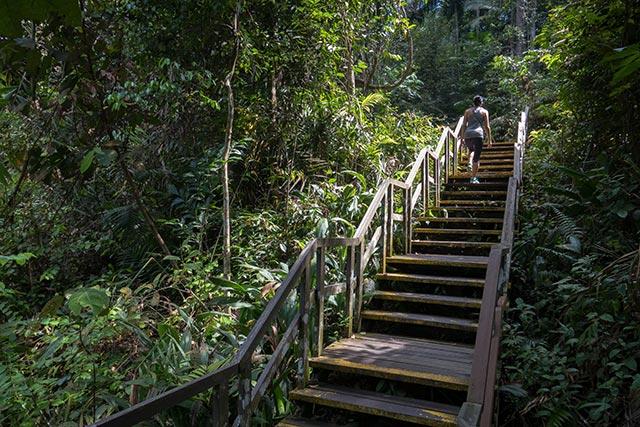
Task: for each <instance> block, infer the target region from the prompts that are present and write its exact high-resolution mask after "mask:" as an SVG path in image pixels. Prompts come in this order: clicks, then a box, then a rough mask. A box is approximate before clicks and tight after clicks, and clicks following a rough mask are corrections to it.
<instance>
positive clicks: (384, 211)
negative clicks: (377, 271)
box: [380, 190, 389, 273]
mask: <svg viewBox="0 0 640 427" xmlns="http://www.w3.org/2000/svg"><path fill="white" fill-rule="evenodd" d="M388 198H389V191H388V190H387V195H386V197H385V198H383V199H382V202H381V207H380V223H381V224H380V229H381V230H382V243H381V248H382V272H383V273H386V272H387V239H388V236H387V217H388V216H389V212H388V209H389V204H388V202H387V199H388Z"/></svg>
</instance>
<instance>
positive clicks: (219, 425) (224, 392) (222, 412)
mask: <svg viewBox="0 0 640 427" xmlns="http://www.w3.org/2000/svg"><path fill="white" fill-rule="evenodd" d="M210 403H211V420H212V422H213V427H227V425H229V384H228V383H227V382H223V383H220V384H219V385H218V386H217V387H214V388H213V390H212V392H211V399H210Z"/></svg>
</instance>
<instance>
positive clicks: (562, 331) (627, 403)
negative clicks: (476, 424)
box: [501, 146, 640, 427]
mask: <svg viewBox="0 0 640 427" xmlns="http://www.w3.org/2000/svg"><path fill="white" fill-rule="evenodd" d="M534 155H535V146H534ZM541 157H544V155H543V156H541ZM614 164H616V166H615V167H614V166H613V165H614ZM620 164H621V163H619V162H618V163H614V162H613V161H611V160H610V159H604V158H601V159H600V160H599V162H598V163H593V164H587V165H585V167H584V168H583V169H581V170H576V169H569V168H566V167H557V166H551V165H550V164H547V163H544V162H535V161H534V162H530V163H529V170H528V171H527V172H528V173H527V176H528V177H529V178H528V180H527V182H525V187H524V195H523V200H522V204H521V209H520V215H521V222H522V225H521V228H520V232H519V234H518V236H517V239H516V244H515V247H514V258H513V266H512V279H513V288H512V294H511V296H512V301H513V302H512V305H511V308H510V310H509V312H508V322H507V325H506V328H505V336H504V341H503V350H504V351H503V353H502V363H503V375H504V378H503V379H502V387H501V391H502V393H501V396H502V408H501V423H502V425H505V426H538V425H545V426H602V427H605V426H614V425H615V426H634V425H637V423H638V421H639V420H640V374H638V363H639V361H640V316H638V313H639V312H640V306H639V302H640V299H639V298H638V294H639V288H638V286H639V284H640V267H639V262H638V258H639V254H640V252H639V251H640V248H639V242H640V199H638V197H637V194H638V189H639V188H640V169H639V168H638V167H637V166H636V165H634V164H631V163H626V164H625V163H622V166H620ZM550 177H554V179H553V180H551V179H549V178H550ZM545 184H546V185H545Z"/></svg>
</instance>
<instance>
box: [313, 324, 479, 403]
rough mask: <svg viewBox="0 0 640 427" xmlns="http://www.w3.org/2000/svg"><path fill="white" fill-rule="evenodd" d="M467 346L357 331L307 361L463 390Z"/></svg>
mask: <svg viewBox="0 0 640 427" xmlns="http://www.w3.org/2000/svg"><path fill="white" fill-rule="evenodd" d="M472 355H473V350H472V349H471V347H467V346H462V345H456V344H449V343H444V342H438V341H431V340H418V339H412V338H407V337H397V336H392V335H385V334H359V335H356V336H354V337H353V338H350V339H345V340H341V341H338V342H335V343H333V344H331V345H330V346H329V347H327V348H326V349H325V351H324V353H323V356H322V357H316V358H313V359H311V365H312V366H314V367H320V368H331V369H334V370H337V371H341V372H351V373H360V374H365V375H371V376H374V377H378V378H386V379H392V380H399V381H404V382H409V383H415V384H427V385H438V386H442V387H446V388H450V389H455V390H466V389H467V386H468V384H469V378H470V376H471V360H472Z"/></svg>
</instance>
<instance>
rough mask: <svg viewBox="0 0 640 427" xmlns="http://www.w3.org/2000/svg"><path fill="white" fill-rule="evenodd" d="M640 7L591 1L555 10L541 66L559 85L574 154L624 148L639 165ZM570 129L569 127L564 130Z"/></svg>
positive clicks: (544, 38) (542, 41)
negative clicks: (638, 27)
mask: <svg viewBox="0 0 640 427" xmlns="http://www.w3.org/2000/svg"><path fill="white" fill-rule="evenodd" d="M639 16H640V7H639V6H638V5H637V4H636V3H633V2H632V3H629V2H626V1H622V0H621V1H612V2H608V3H605V2H601V1H598V0H588V1H584V2H580V3H579V4H573V3H571V4H567V5H561V6H559V7H557V8H555V9H553V10H552V12H551V14H550V17H549V23H548V25H547V26H546V27H545V28H544V30H543V31H542V34H541V35H540V38H539V41H540V45H541V47H542V50H541V51H540V59H541V61H542V62H543V63H544V64H545V65H546V66H547V67H548V69H549V70H550V72H551V73H552V76H553V77H555V78H556V80H557V82H558V93H559V96H558V98H559V100H560V103H558V104H557V105H556V109H558V107H560V108H559V109H566V110H568V111H569V112H570V113H571V115H572V116H573V118H574V120H572V121H571V122H569V124H571V125H572V126H571V128H570V129H566V130H568V131H570V132H572V133H574V134H575V135H576V136H578V137H577V138H575V139H572V145H574V146H575V149H574V150H575V151H572V152H571V153H569V154H570V155H574V154H575V157H576V158H577V159H584V158H585V157H586V156H588V155H590V154H591V152H594V153H595V154H596V155H597V154H600V153H605V154H606V155H609V156H611V155H613V153H614V152H616V151H617V150H619V149H620V148H622V149H623V150H624V151H626V152H628V153H630V154H631V155H632V156H633V159H634V161H635V162H638V161H639V160H640V148H638V146H637V144H634V143H631V140H632V139H634V136H635V135H637V134H638V132H640V130H639V128H638V125H637V124H638V110H637V108H635V107H631V108H629V106H631V105H637V103H638V99H639V97H640V90H639V89H638V88H639V87H640V85H639V84H638V73H637V72H634V70H637V67H638V62H637V58H638V55H637V44H638V42H639V41H640V39H639V36H638V32H637V31H635V30H634V29H633V27H634V24H633V22H636V21H637V20H638V17H639ZM565 127H568V126H565Z"/></svg>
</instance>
